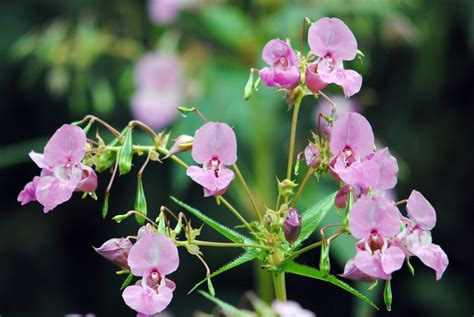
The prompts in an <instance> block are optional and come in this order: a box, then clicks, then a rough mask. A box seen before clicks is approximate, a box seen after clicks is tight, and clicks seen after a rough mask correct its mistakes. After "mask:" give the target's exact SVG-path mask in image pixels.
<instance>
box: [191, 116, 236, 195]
mask: <svg viewBox="0 0 474 317" xmlns="http://www.w3.org/2000/svg"><path fill="white" fill-rule="evenodd" d="M192 157H193V159H194V161H196V162H197V163H199V164H202V165H203V166H202V168H200V167H198V166H190V167H188V169H187V170H186V174H187V175H188V176H189V177H191V178H192V179H193V181H195V182H196V183H198V184H199V185H201V186H202V187H203V188H204V196H205V197H209V196H218V195H222V194H223V193H224V192H225V191H226V190H227V187H228V186H229V184H230V182H231V181H232V180H233V179H234V177H235V175H234V172H232V171H231V170H230V169H228V168H226V165H232V164H234V163H235V162H236V161H237V139H236V137H235V133H234V130H232V128H231V127H229V126H228V125H227V124H225V123H220V122H208V123H206V124H204V125H203V126H202V127H201V128H199V129H198V130H197V131H196V134H195V135H194V141H193V150H192Z"/></svg>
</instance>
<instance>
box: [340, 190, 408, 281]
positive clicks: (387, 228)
mask: <svg viewBox="0 0 474 317" xmlns="http://www.w3.org/2000/svg"><path fill="white" fill-rule="evenodd" d="M349 229H350V231H351V233H352V235H353V236H354V237H355V238H357V239H360V241H359V242H358V243H357V245H356V251H357V252H356V255H355V257H354V258H353V259H351V261H349V262H348V263H347V264H346V268H345V272H344V274H343V276H345V277H348V278H357V277H359V278H360V279H362V280H367V278H366V276H370V277H374V278H380V279H384V280H389V279H391V274H392V273H393V272H394V271H397V270H399V269H400V268H401V267H402V265H403V261H404V259H405V254H404V253H403V250H402V249H401V248H399V247H397V246H395V245H394V243H393V239H392V238H393V237H395V235H397V234H398V233H399V232H400V212H399V211H398V209H397V208H396V207H395V205H394V204H393V203H391V202H390V201H388V200H387V199H385V198H384V197H368V196H364V197H362V198H361V199H359V200H358V201H357V202H356V203H355V204H354V206H353V207H352V210H351V212H350V214H349ZM359 271H360V272H359ZM360 273H363V274H360Z"/></svg>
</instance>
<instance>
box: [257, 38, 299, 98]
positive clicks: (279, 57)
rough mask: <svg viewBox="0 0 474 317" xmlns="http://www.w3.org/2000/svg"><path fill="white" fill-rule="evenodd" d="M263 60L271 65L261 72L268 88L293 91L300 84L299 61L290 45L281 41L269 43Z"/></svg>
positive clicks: (275, 40) (263, 54)
mask: <svg viewBox="0 0 474 317" xmlns="http://www.w3.org/2000/svg"><path fill="white" fill-rule="evenodd" d="M262 58H263V60H264V61H265V63H267V64H268V65H269V67H264V68H262V69H261V70H260V77H261V78H262V81H263V83H264V84H265V85H267V86H268V87H277V88H286V89H292V88H294V87H296V86H297V85H298V83H299V82H300V71H299V68H298V66H299V61H298V57H297V56H296V53H295V51H294V50H293V49H292V48H291V46H290V44H288V43H287V42H285V41H282V40H280V39H273V40H271V41H269V42H268V43H267V44H266V45H265V47H264V48H263V52H262Z"/></svg>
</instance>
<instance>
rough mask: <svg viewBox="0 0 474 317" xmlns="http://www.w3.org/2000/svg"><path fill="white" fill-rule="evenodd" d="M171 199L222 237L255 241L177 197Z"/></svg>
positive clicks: (243, 241) (244, 241) (240, 240)
mask: <svg viewBox="0 0 474 317" xmlns="http://www.w3.org/2000/svg"><path fill="white" fill-rule="evenodd" d="M171 199H172V200H173V201H174V202H175V203H177V204H178V205H179V206H181V207H182V208H184V209H186V210H187V211H189V212H190V213H192V214H193V215H194V216H196V217H197V218H199V219H200V220H201V221H202V222H204V223H205V224H207V225H208V226H209V227H211V228H212V229H214V230H216V231H217V232H219V233H220V234H222V235H223V236H224V237H226V238H227V239H229V240H230V241H232V242H235V243H255V241H253V240H252V239H250V238H248V237H246V236H244V235H243V234H240V233H238V232H237V231H235V230H232V229H230V228H228V227H226V226H224V225H221V224H220V223H218V222H217V221H215V220H214V219H211V218H209V217H208V216H206V215H205V214H203V213H202V212H200V211H199V210H197V209H195V208H193V207H191V206H189V205H187V204H185V203H183V202H182V201H180V200H178V199H177V198H175V197H173V196H171Z"/></svg>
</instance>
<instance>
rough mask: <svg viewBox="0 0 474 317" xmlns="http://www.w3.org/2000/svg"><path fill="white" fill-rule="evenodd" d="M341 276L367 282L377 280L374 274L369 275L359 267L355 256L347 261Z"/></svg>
mask: <svg viewBox="0 0 474 317" xmlns="http://www.w3.org/2000/svg"><path fill="white" fill-rule="evenodd" d="M339 276H341V277H344V278H347V279H350V280H354V281H362V282H367V283H372V282H373V281H375V278H374V277H373V276H370V275H367V274H365V273H364V272H362V271H361V270H359V269H358V268H357V266H356V265H355V262H354V258H351V259H349V260H348V261H347V263H346V265H345V267H344V273H342V274H339Z"/></svg>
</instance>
